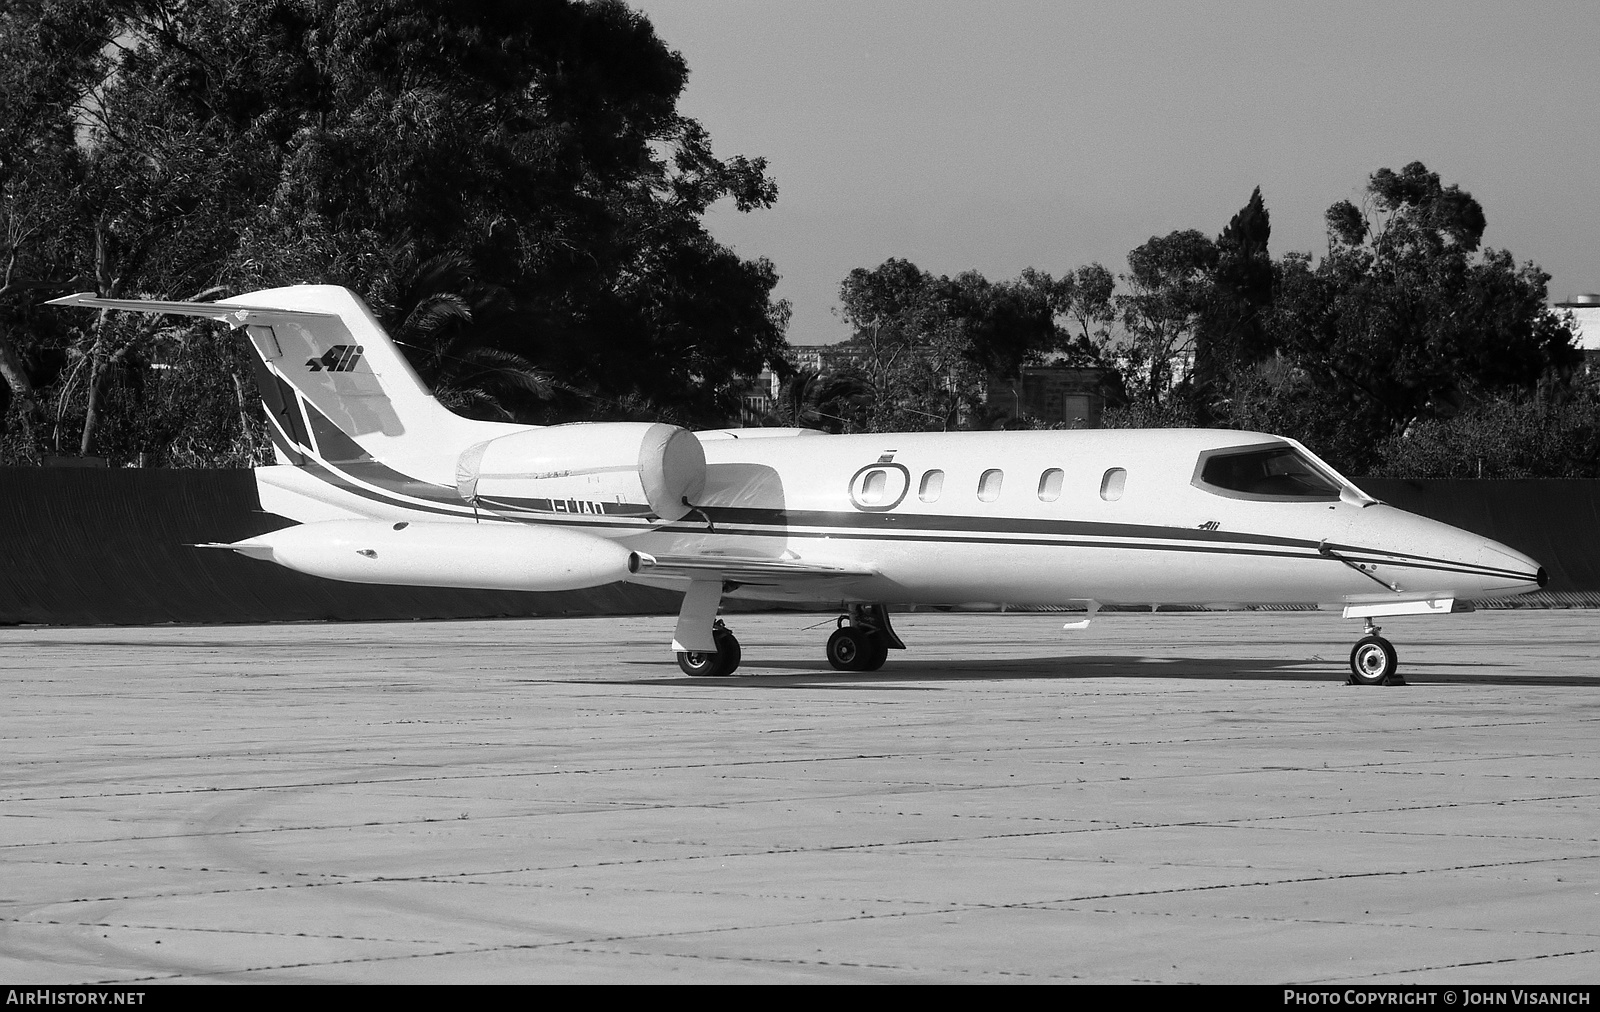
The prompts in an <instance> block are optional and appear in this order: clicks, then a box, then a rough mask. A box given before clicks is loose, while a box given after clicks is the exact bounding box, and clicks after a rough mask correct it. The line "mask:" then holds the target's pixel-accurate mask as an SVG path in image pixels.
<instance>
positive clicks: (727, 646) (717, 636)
mask: <svg viewBox="0 0 1600 1012" xmlns="http://www.w3.org/2000/svg"><path fill="white" fill-rule="evenodd" d="M711 638H712V639H714V640H716V643H717V656H719V657H721V658H722V670H720V671H718V672H717V674H719V675H731V674H733V673H734V672H735V671H738V670H739V662H740V661H741V660H743V659H744V651H742V650H740V649H739V638H738V637H737V636H735V635H734V634H733V630H732V629H729V628H727V627H726V626H720V625H719V626H717V627H716V628H715V629H713V630H711Z"/></svg>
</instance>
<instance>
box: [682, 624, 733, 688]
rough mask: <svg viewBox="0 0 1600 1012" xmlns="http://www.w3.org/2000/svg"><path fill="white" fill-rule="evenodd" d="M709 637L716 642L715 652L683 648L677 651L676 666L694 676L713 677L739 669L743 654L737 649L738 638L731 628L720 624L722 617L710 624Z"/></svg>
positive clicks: (729, 673)
mask: <svg viewBox="0 0 1600 1012" xmlns="http://www.w3.org/2000/svg"><path fill="white" fill-rule="evenodd" d="M711 638H712V639H713V640H714V641H715V642H716V644H717V649H716V652H715V653H701V652H699V651H696V650H684V651H680V652H679V653H678V667H680V668H682V669H683V673H684V674H686V675H692V676H694V677H696V678H715V677H717V676H719V675H731V674H733V673H734V672H735V671H737V670H738V669H739V661H740V660H742V659H743V657H744V654H743V652H742V651H741V650H740V649H739V639H738V637H736V636H734V635H733V630H732V629H729V628H728V627H727V626H725V625H723V624H722V619H720V618H719V619H717V620H716V622H715V623H713V624H712V626H711Z"/></svg>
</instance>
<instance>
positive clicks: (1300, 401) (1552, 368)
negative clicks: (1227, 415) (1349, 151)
mask: <svg viewBox="0 0 1600 1012" xmlns="http://www.w3.org/2000/svg"><path fill="white" fill-rule="evenodd" d="M1367 203H1368V207H1367V209H1366V210H1365V211H1363V210H1360V209H1357V208H1356V207H1355V206H1354V205H1353V204H1351V203H1349V202H1348V201H1341V202H1339V203H1337V204H1334V205H1333V206H1332V207H1330V208H1329V209H1328V213H1327V222H1328V231H1329V249H1328V254H1327V256H1326V257H1324V258H1323V260H1322V262H1321V263H1319V264H1317V265H1316V266H1315V267H1313V266H1312V264H1311V260H1310V258H1309V257H1307V256H1301V255H1291V256H1288V257H1285V258H1284V259H1283V260H1282V261H1280V262H1279V264H1278V267H1277V278H1276V281H1275V286H1274V307H1273V311H1272V313H1271V316H1270V325H1269V329H1270V331H1271V340H1273V341H1275V342H1277V343H1278V344H1279V345H1280V346H1281V347H1282V348H1283V351H1284V355H1285V356H1286V358H1287V360H1288V361H1289V362H1290V363H1292V366H1293V372H1292V375H1291V376H1289V377H1288V380H1289V387H1290V389H1287V390H1285V391H1284V394H1285V398H1286V399H1287V400H1289V401H1290V402H1291V403H1286V404H1281V405H1279V406H1278V407H1277V408H1276V409H1274V410H1269V411H1268V412H1266V414H1268V415H1269V416H1270V415H1273V414H1276V415H1277V416H1279V417H1283V418H1285V419H1286V420H1289V421H1293V422H1295V423H1297V424H1296V427H1295V428H1293V429H1291V430H1289V431H1298V432H1302V433H1305V434H1306V435H1308V436H1309V437H1310V438H1311V439H1313V440H1314V441H1315V442H1316V443H1317V444H1318V445H1319V448H1320V449H1321V450H1322V451H1323V452H1325V453H1327V454H1328V455H1329V456H1330V457H1331V458H1333V460H1334V461H1335V462H1336V463H1337V464H1339V465H1340V466H1341V467H1343V468H1348V469H1350V470H1351V471H1353V472H1355V473H1360V472H1362V471H1364V470H1366V469H1368V468H1369V467H1371V466H1372V465H1373V464H1374V462H1375V460H1376V453H1377V447H1378V446H1379V444H1381V443H1382V442H1383V441H1384V440H1385V439H1387V438H1389V437H1390V436H1393V435H1396V434H1398V433H1400V432H1401V431H1403V430H1404V429H1405V428H1406V427H1407V426H1408V425H1411V424H1412V423H1413V422H1415V421H1416V420H1418V419H1428V418H1442V417H1448V416H1450V415H1452V414H1454V413H1455V412H1456V411H1458V410H1459V409H1460V407H1461V405H1462V404H1463V403H1465V402H1466V401H1468V400H1470V399H1472V398H1479V397H1489V396H1495V395H1498V394H1503V393H1508V392H1512V391H1517V390H1523V391H1528V390H1532V389H1533V388H1534V387H1536V386H1537V385H1538V383H1539V381H1540V379H1541V377H1555V376H1559V375H1560V374H1561V373H1562V372H1564V371H1570V370H1571V369H1572V368H1573V367H1574V366H1575V365H1576V364H1577V362H1578V353H1577V352H1576V351H1575V349H1574V348H1573V346H1572V341H1573V334H1572V332H1571V330H1570V328H1569V327H1568V326H1567V325H1566V324H1565V323H1564V322H1563V321H1562V320H1561V319H1560V318H1558V317H1557V316H1556V315H1555V314H1554V313H1553V312H1551V311H1550V310H1549V309H1548V308H1546V306H1545V294H1546V289H1545V285H1546V282H1547V281H1548V280H1549V276H1548V275H1546V274H1545V273H1544V272H1542V271H1540V270H1539V269H1538V267H1536V266H1535V265H1533V264H1531V263H1529V264H1524V265H1522V266H1520V267H1519V266H1517V264H1516V263H1515V262H1514V261H1513V259H1512V257H1511V254H1510V253H1509V252H1506V251H1503V250H1480V249H1479V246H1480V241H1481V238H1482V235H1483V230H1484V227H1485V217H1484V213H1483V209H1482V207H1481V206H1479V204H1478V202H1477V201H1476V200H1474V199H1473V198H1472V197H1471V195H1470V194H1467V193H1466V192H1464V191H1462V190H1461V189H1460V188H1459V187H1457V186H1455V185H1450V186H1444V185H1442V184H1441V182H1440V179H1439V176H1438V174H1437V173H1434V172H1429V171H1428V170H1427V168H1426V167H1425V166H1423V165H1422V164H1421V163H1420V162H1413V163H1411V164H1410V165H1407V166H1406V167H1405V168H1404V169H1403V170H1402V171H1401V172H1399V173H1395V172H1392V171H1390V170H1388V169H1380V170H1379V171H1378V172H1376V173H1374V174H1373V175H1372V177H1371V179H1370V180H1369V183H1368V187H1367Z"/></svg>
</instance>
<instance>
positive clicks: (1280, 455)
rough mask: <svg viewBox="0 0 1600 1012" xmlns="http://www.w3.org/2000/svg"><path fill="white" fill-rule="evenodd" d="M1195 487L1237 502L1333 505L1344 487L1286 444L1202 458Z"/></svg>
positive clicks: (1206, 454)
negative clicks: (1331, 503) (1318, 503)
mask: <svg viewBox="0 0 1600 1012" xmlns="http://www.w3.org/2000/svg"><path fill="white" fill-rule="evenodd" d="M1195 471H1196V476H1195V478H1194V484H1195V485H1198V486H1199V487H1201V488H1203V489H1206V490H1207V491H1210V492H1219V493H1221V494H1222V495H1226V496H1230V497H1232V498H1236V499H1263V500H1267V501H1275V502H1303V501H1307V500H1310V501H1315V502H1332V501H1333V500H1335V499H1338V498H1339V490H1340V485H1339V482H1338V481H1336V480H1335V479H1334V478H1333V476H1332V475H1330V474H1328V473H1327V472H1326V471H1325V470H1324V469H1323V468H1321V467H1319V466H1317V464H1316V462H1315V461H1313V460H1312V459H1311V458H1310V457H1308V456H1307V455H1306V454H1304V453H1301V452H1300V451H1299V450H1297V449H1295V448H1294V447H1293V446H1288V445H1285V444H1282V443H1279V444H1277V445H1272V446H1244V447H1238V448H1237V449H1231V450H1213V451H1210V452H1208V453H1203V454H1201V455H1200V462H1199V463H1198V464H1197V465H1196V466H1195Z"/></svg>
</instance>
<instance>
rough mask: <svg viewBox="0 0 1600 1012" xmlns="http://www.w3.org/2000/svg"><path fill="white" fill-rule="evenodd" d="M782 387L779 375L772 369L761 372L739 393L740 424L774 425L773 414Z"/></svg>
mask: <svg viewBox="0 0 1600 1012" xmlns="http://www.w3.org/2000/svg"><path fill="white" fill-rule="evenodd" d="M782 387H783V384H782V382H780V381H779V379H778V374H777V373H775V372H773V371H772V370H771V369H763V370H761V373H760V375H758V376H757V377H756V378H755V379H753V380H750V381H749V382H748V383H746V384H745V386H744V388H743V389H742V390H740V391H739V402H740V403H739V424H740V425H757V426H759V425H770V424H772V422H771V418H772V414H773V412H774V411H775V410H776V409H777V406H778V397H779V393H780V391H781V390H782Z"/></svg>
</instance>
